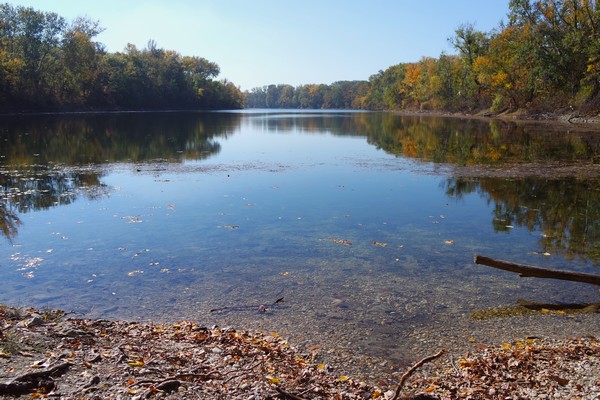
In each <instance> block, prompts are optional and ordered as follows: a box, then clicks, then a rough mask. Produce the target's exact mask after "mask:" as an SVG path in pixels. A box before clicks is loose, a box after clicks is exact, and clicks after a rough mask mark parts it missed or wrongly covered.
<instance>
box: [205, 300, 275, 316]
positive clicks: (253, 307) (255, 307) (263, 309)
mask: <svg viewBox="0 0 600 400" xmlns="http://www.w3.org/2000/svg"><path fill="white" fill-rule="evenodd" d="M278 303H283V297H280V298H278V299H277V300H275V301H274V302H273V303H271V304H251V305H243V306H228V307H219V308H213V309H212V310H210V312H211V313H213V312H221V311H245V310H258V311H259V312H263V313H265V312H267V311H268V310H269V307H273V306H274V305H276V304H278Z"/></svg>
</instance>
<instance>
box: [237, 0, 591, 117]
mask: <svg viewBox="0 0 600 400" xmlns="http://www.w3.org/2000/svg"><path fill="white" fill-rule="evenodd" d="M449 41H450V42H451V43H452V45H453V47H454V48H455V49H456V51H457V55H447V54H441V55H440V56H439V58H423V59H421V60H420V61H418V62H413V63H402V64H398V65H394V66H391V67H389V68H387V69H386V70H385V71H379V73H377V74H375V75H372V76H371V77H370V78H369V80H368V82H353V83H352V82H350V83H349V82H337V83H334V84H332V85H304V86H300V87H298V88H293V87H291V86H289V85H277V86H275V85H270V86H266V87H263V88H257V89H253V90H252V91H250V93H248V102H247V106H248V107H265V106H266V107H298V108H307V107H310V108H342V107H343V108H347V107H348V106H351V108H359V109H371V110H382V109H412V110H415V109H416V110H447V111H463V112H476V111H479V110H485V109H491V111H492V112H495V113H498V112H502V111H517V110H523V111H527V112H531V113H536V112H547V111H563V112H573V110H575V109H578V110H580V111H584V112H586V111H595V112H597V111H598V110H599V109H600V5H599V4H598V2H597V1H595V0H510V1H509V13H508V15H507V21H506V22H502V23H500V25H499V26H498V28H497V29H495V30H493V31H492V32H481V31H478V30H476V29H475V27H474V26H473V25H471V24H464V25H462V26H460V27H459V28H458V29H456V31H455V35H454V36H453V37H452V38H450V39H449ZM307 93H308V95H307ZM332 93H335V94H334V95H332ZM332 98H335V99H344V100H343V102H340V101H337V100H333V101H332V100H331V99H332ZM307 99H308V100H307Z"/></svg>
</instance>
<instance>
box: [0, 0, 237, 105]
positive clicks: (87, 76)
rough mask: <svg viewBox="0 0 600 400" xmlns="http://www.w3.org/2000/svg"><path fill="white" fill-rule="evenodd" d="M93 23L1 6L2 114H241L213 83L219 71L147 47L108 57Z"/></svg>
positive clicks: (233, 98) (229, 87)
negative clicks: (230, 111) (158, 111)
mask: <svg viewBox="0 0 600 400" xmlns="http://www.w3.org/2000/svg"><path fill="white" fill-rule="evenodd" d="M101 32H102V28H101V27H100V26H99V23H98V22H97V21H93V20H90V19H88V18H77V19H75V20H73V21H71V22H67V21H66V20H65V19H64V18H63V17H61V16H59V15H58V14H56V13H52V12H42V11H37V10H35V9H33V8H31V7H27V8H26V7H21V6H18V7H14V6H12V5H10V4H8V3H5V4H0V107H1V109H2V110H3V111H39V110H48V111H52V110H96V109H101V110H106V109H110V110H119V109H126V110H153V109H163V110H164V109H208V108H241V107H242V106H243V103H244V94H243V93H242V92H241V91H240V89H239V88H238V87H236V86H235V85H234V84H233V83H232V82H229V81H227V80H220V81H219V80H215V78H216V77H217V76H218V74H219V66H218V65H217V64H215V63H213V62H210V61H208V60H206V59H204V58H202V57H192V56H182V55H181V54H179V53H177V52H176V51H172V50H164V49H161V48H159V47H158V46H157V45H156V43H155V42H154V41H149V42H148V45H147V47H146V48H144V49H138V48H136V46H134V45H131V44H129V45H128V46H127V47H126V48H125V49H124V51H123V52H117V53H109V52H107V51H106V50H105V48H104V46H103V45H102V44H101V43H99V42H96V41H94V40H93V39H94V37H95V36H97V35H98V34H99V33H101Z"/></svg>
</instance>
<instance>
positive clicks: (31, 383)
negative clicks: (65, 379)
mask: <svg viewBox="0 0 600 400" xmlns="http://www.w3.org/2000/svg"><path fill="white" fill-rule="evenodd" d="M71 365H73V364H71V363H70V362H65V363H62V364H58V365H56V366H54V367H52V368H49V369H45V370H42V371H35V372H28V373H26V374H23V375H19V376H17V377H16V378H14V379H13V380H11V381H10V382H8V383H0V394H3V395H4V394H7V395H13V396H14V395H20V394H25V393H28V392H31V391H33V390H35V389H37V388H38V387H40V385H42V383H43V382H41V381H42V380H43V379H51V377H52V376H53V375H62V374H63V373H65V372H66V371H67V369H69V367H70V366H71ZM47 384H52V385H53V383H51V382H47ZM43 386H44V387H46V386H47V385H46V384H44V385H43Z"/></svg>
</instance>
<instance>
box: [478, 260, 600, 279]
mask: <svg viewBox="0 0 600 400" xmlns="http://www.w3.org/2000/svg"><path fill="white" fill-rule="evenodd" d="M475 264H481V265H486V266H488V267H492V268H498V269H502V270H505V271H510V272H515V273H517V274H519V275H520V276H521V277H523V278H529V277H534V278H550V279H561V280H564V281H574V282H582V283H589V284H592V285H598V286H600V275H596V274H586V273H583V272H572V271H564V270H559V269H547V268H540V267H534V266H531V265H524V264H515V263H512V262H509V261H503V260H495V259H493V258H489V257H484V256H480V255H476V256H475Z"/></svg>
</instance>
